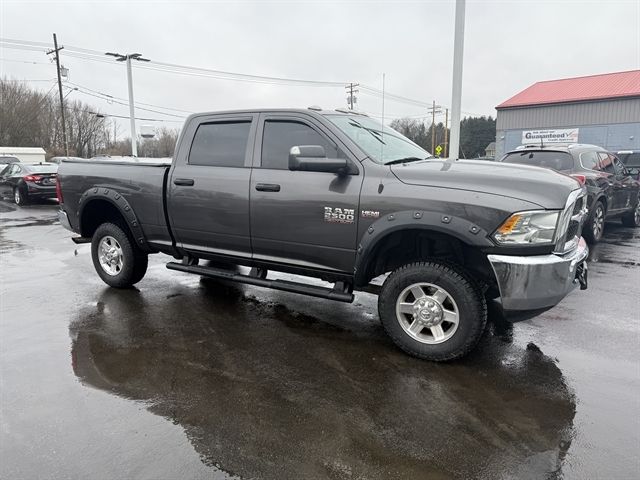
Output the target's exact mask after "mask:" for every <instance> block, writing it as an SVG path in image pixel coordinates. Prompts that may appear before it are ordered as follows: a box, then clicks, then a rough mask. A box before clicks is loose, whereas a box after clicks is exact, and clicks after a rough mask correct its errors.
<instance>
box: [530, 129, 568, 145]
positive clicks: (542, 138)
mask: <svg viewBox="0 0 640 480" xmlns="http://www.w3.org/2000/svg"><path fill="white" fill-rule="evenodd" d="M579 131H580V129H579V128H564V129H551V130H524V131H523V132H522V144H523V145H530V144H532V143H536V144H540V143H542V144H545V143H578V133H579Z"/></svg>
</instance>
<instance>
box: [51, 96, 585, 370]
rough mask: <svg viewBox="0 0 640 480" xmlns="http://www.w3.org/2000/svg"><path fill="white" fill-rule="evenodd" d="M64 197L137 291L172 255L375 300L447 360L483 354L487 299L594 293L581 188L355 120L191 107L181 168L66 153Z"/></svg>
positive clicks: (389, 322)
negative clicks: (436, 153)
mask: <svg viewBox="0 0 640 480" xmlns="http://www.w3.org/2000/svg"><path fill="white" fill-rule="evenodd" d="M58 195H59V201H60V211H59V218H60V222H61V224H62V225H64V226H65V227H66V228H68V229H69V230H72V231H74V232H76V233H77V234H79V235H80V236H79V237H76V238H74V241H76V242H77V243H81V242H91V244H92V245H91V253H92V257H93V263H94V265H95V268H96V271H97V272H98V275H100V277H101V278H102V279H103V280H104V281H105V282H106V283H107V284H108V285H110V286H112V287H119V288H124V287H130V286H131V285H133V284H135V283H137V282H139V281H140V280H141V279H142V277H143V276H144V275H145V272H146V269H147V255H148V254H150V253H158V252H161V253H165V254H167V255H171V256H173V257H174V258H176V259H177V260H178V261H176V262H170V263H168V264H167V267H168V268H170V269H172V270H179V271H182V272H188V273H194V274H197V275H203V276H208V277H213V278H218V279H225V280H231V281H237V282H243V283H247V284H252V285H257V286H261V287H269V288H274V289H278V290H285V291H288V292H296V293H300V294H305V295H311V296H315V297H320V298H325V299H331V300H338V301H344V302H351V301H352V300H353V298H354V297H353V291H354V290H365V291H370V292H374V293H377V294H378V310H379V315H380V319H381V321H382V324H383V325H384V327H385V329H386V331H387V333H388V334H389V335H390V337H391V338H392V339H393V341H394V342H395V343H396V344H397V345H398V346H399V347H400V348H402V349H403V350H405V351H406V352H408V353H410V354H412V355H415V356H418V357H421V358H426V359H430V360H435V361H444V360H451V359H455V358H459V357H461V356H463V355H465V354H466V353H467V352H469V351H470V350H471V349H472V348H473V347H474V346H475V345H476V343H477V342H478V340H479V338H480V336H481V334H482V332H483V329H484V327H485V323H486V319H487V300H488V299H489V300H490V299H498V298H499V302H500V304H501V305H502V308H503V309H504V311H505V312H506V313H507V314H508V313H511V312H523V311H533V310H541V309H546V308H549V307H551V306H553V305H555V304H557V303H558V302H560V300H562V299H563V298H564V297H565V296H566V295H567V294H568V293H569V292H570V291H572V290H573V289H574V288H575V287H576V286H578V285H580V286H581V287H582V288H586V279H587V269H586V263H585V259H586V257H587V254H588V249H587V246H586V244H585V242H584V241H583V240H582V238H581V228H582V222H583V219H584V216H585V213H586V202H585V193H584V190H583V189H582V188H581V187H580V185H579V183H578V182H577V181H576V180H575V179H573V178H570V177H568V176H565V175H562V174H559V173H556V172H553V171H551V170H547V169H543V168H538V167H527V166H520V165H509V164H502V163H493V162H481V161H454V160H441V159H435V158H433V157H432V156H431V155H430V154H429V153H428V152H426V151H425V150H423V149H422V148H420V147H419V146H417V145H416V144H414V143H412V142H411V141H409V140H408V139H407V138H405V137H403V136H402V135H400V134H399V133H398V132H396V131H394V130H392V129H390V128H389V127H386V126H385V127H384V129H383V127H382V125H381V124H380V123H378V122H376V121H374V120H372V119H371V118H369V117H367V116H364V115H360V114H357V113H354V112H348V111H323V110H319V109H314V108H311V109H308V110H251V111H229V112H216V113H202V114H196V115H192V116H190V117H189V118H188V119H187V121H186V123H185V125H184V128H183V130H182V133H181V135H180V138H179V140H178V143H177V145H176V150H175V154H174V157H173V159H172V161H171V162H170V163H169V162H163V161H159V162H155V163H154V162H149V161H147V162H127V161H122V160H119V161H118V160H109V159H102V160H100V161H90V160H65V161H63V162H62V164H61V166H60V169H59V172H58ZM200 260H208V261H209V262H207V264H206V265H203V264H199V261H200ZM225 265H236V266H237V265H240V266H245V267H250V269H247V270H243V269H238V268H235V269H231V270H230V269H229V268H225ZM270 270H271V271H279V272H288V273H291V274H294V275H301V276H306V277H315V278H318V279H321V280H324V281H326V282H330V283H333V284H334V285H333V287H332V288H330V287H328V286H319V283H321V282H317V281H316V282H314V281H311V282H309V281H308V280H307V281H306V282H305V280H304V278H300V279H299V280H298V281H289V280H282V279H273V278H269V271H270ZM243 272H244V273H243ZM378 277H380V278H381V279H384V283H383V284H382V285H381V286H379V279H378V280H377V282H378V283H377V285H378V286H377V287H375V285H376V284H375V282H374V283H372V280H374V279H377V278H378ZM295 278H297V277H295Z"/></svg>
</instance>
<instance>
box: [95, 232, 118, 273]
mask: <svg viewBox="0 0 640 480" xmlns="http://www.w3.org/2000/svg"><path fill="white" fill-rule="evenodd" d="M98 259H99V260H100V266H101V267H102V270H104V271H105V272H106V273H107V274H108V275H112V276H115V275H118V274H119V273H120V272H121V271H122V267H123V265H124V255H123V252H122V247H121V246H120V244H119V243H118V241H117V240H116V239H115V238H113V237H111V236H109V235H107V236H105V237H102V239H101V240H100V243H99V244H98Z"/></svg>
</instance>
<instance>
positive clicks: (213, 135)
mask: <svg viewBox="0 0 640 480" xmlns="http://www.w3.org/2000/svg"><path fill="white" fill-rule="evenodd" d="M250 129H251V122H250V121H246V122H242V121H241V122H218V123H203V124H202V125H200V126H199V127H198V130H197V131H196V134H195V136H194V138H193V143H192V144H191V151H190V152H189V164H190V165H207V166H212V167H244V160H245V156H246V152H247V141H248V140H249V130H250Z"/></svg>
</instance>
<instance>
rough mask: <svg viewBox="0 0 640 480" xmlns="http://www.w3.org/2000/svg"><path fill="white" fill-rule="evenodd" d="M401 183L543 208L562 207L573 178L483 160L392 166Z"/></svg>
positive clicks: (546, 170) (575, 186) (425, 162)
mask: <svg viewBox="0 0 640 480" xmlns="http://www.w3.org/2000/svg"><path fill="white" fill-rule="evenodd" d="M391 171H392V172H393V174H394V175H395V176H396V177H397V178H398V180H400V181H401V182H402V183H406V184H408V185H424V186H429V187H441V188H453V189H458V190H467V191H472V192H482V193H489V194H494V195H502V196H505V197H511V198H516V199H519V200H524V201H527V202H531V203H535V204H537V205H540V206H541V207H543V208H549V209H556V208H557V209H560V208H564V206H565V203H566V201H567V197H568V196H569V193H571V191H573V190H576V189H578V188H580V187H579V185H578V182H577V181H576V180H574V179H573V178H571V177H569V176H567V175H562V174H560V173H557V172H554V171H553V170H549V169H546V168H540V167H532V166H527V165H515V164H509V163H499V162H488V161H482V160H455V161H453V160H425V161H422V162H413V163H405V164H398V165H392V166H391Z"/></svg>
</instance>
